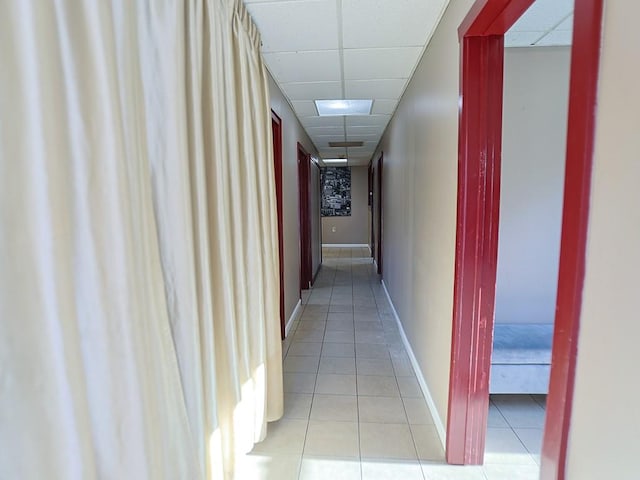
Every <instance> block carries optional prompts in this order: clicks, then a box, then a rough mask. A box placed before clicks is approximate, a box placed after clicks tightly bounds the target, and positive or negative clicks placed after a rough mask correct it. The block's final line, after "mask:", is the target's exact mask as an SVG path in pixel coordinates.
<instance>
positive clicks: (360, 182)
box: [322, 167, 370, 245]
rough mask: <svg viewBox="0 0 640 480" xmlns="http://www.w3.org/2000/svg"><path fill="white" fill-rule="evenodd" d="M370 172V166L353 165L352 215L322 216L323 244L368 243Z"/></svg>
mask: <svg viewBox="0 0 640 480" xmlns="http://www.w3.org/2000/svg"><path fill="white" fill-rule="evenodd" d="M368 174H369V170H368V167H351V216H349V217H322V243H323V244H336V243H337V244H358V245H364V244H368V242H369V233H368V228H369V227H368V225H369V220H368V215H370V213H369V208H368V206H367V201H368V198H367V197H368V193H369V192H368V189H369V178H368Z"/></svg>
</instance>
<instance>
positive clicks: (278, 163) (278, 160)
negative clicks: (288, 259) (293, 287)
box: [271, 110, 286, 340]
mask: <svg viewBox="0 0 640 480" xmlns="http://www.w3.org/2000/svg"><path fill="white" fill-rule="evenodd" d="M271 131H272V133H273V164H274V165H273V166H274V172H275V177H276V178H275V183H276V206H277V209H278V253H279V258H280V336H281V337H282V339H283V340H284V336H285V326H286V325H285V324H286V322H285V318H284V233H283V217H282V120H280V117H279V116H278V115H276V113H275V112H274V111H273V110H271Z"/></svg>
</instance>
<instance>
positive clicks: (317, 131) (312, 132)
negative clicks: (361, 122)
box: [305, 125, 344, 137]
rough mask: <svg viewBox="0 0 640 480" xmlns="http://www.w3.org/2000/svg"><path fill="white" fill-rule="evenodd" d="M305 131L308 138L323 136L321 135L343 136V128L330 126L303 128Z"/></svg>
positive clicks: (341, 126)
mask: <svg viewBox="0 0 640 480" xmlns="http://www.w3.org/2000/svg"><path fill="white" fill-rule="evenodd" d="M305 130H306V131H307V133H308V134H309V136H310V137H313V136H318V135H320V136H323V135H343V134H344V126H343V125H339V126H330V127H326V126H325V127H305Z"/></svg>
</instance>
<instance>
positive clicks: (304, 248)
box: [298, 143, 313, 291]
mask: <svg viewBox="0 0 640 480" xmlns="http://www.w3.org/2000/svg"><path fill="white" fill-rule="evenodd" d="M298 188H299V194H300V203H299V209H300V212H299V213H300V291H302V290H307V289H308V288H309V286H310V285H311V283H312V282H313V272H312V270H313V265H312V263H313V262H312V256H311V215H310V207H311V202H310V199H309V195H310V194H311V156H310V155H309V154H308V153H307V151H306V150H305V149H304V148H303V146H302V145H300V143H298Z"/></svg>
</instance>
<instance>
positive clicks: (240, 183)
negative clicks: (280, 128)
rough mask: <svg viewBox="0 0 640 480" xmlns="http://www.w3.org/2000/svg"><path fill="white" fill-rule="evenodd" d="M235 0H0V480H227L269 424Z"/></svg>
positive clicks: (268, 376) (258, 104)
mask: <svg viewBox="0 0 640 480" xmlns="http://www.w3.org/2000/svg"><path fill="white" fill-rule="evenodd" d="M269 119H270V113H269V102H268V92H267V82H266V78H265V70H264V66H263V64H262V60H261V58H260V55H259V35H258V33H257V31H256V28H255V26H254V25H253V23H252V22H251V20H250V18H249V17H248V15H247V13H246V10H245V8H244V6H243V5H242V3H241V2H240V0H208V1H207V0H190V1H185V0H145V1H142V0H141V1H138V2H131V1H130V0H113V1H110V2H102V1H101V2H96V1H94V0H84V1H83V0H75V1H72V0H48V1H41V0H8V1H5V2H0V478H2V479H4V478H7V479H9V478H11V479H14V478H15V479H21V480H22V479H28V480H30V479H38V480H40V479H43V478H47V479H49V478H50V479H83V480H85V479H136V480H138V479H154V480H155V479H167V480H169V479H171V480H175V479H185V480H192V479H200V478H202V479H205V478H207V479H222V478H226V479H230V478H233V465H234V461H235V457H236V456H237V455H238V454H239V453H243V452H245V451H247V450H249V449H250V448H251V447H252V445H253V443H254V442H256V441H258V440H260V439H261V438H263V437H264V435H265V433H266V421H267V420H275V419H277V418H278V417H279V416H281V414H282V380H281V379H282V374H281V365H282V364H281V350H280V348H281V347H280V341H279V325H278V321H279V318H278V311H279V306H278V303H277V302H278V299H279V296H278V294H277V293H278V292H277V288H279V287H278V285H279V283H278V277H277V265H278V258H277V255H278V253H277V247H276V245H277V243H276V238H277V237H276V235H277V232H276V230H275V229H276V225H277V222H276V221H275V218H276V217H275V198H274V197H275V193H274V187H273V180H272V179H273V159H272V157H271V155H272V154H271V152H272V151H271V137H270V135H271V130H270V124H269V121H270V120H269Z"/></svg>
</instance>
